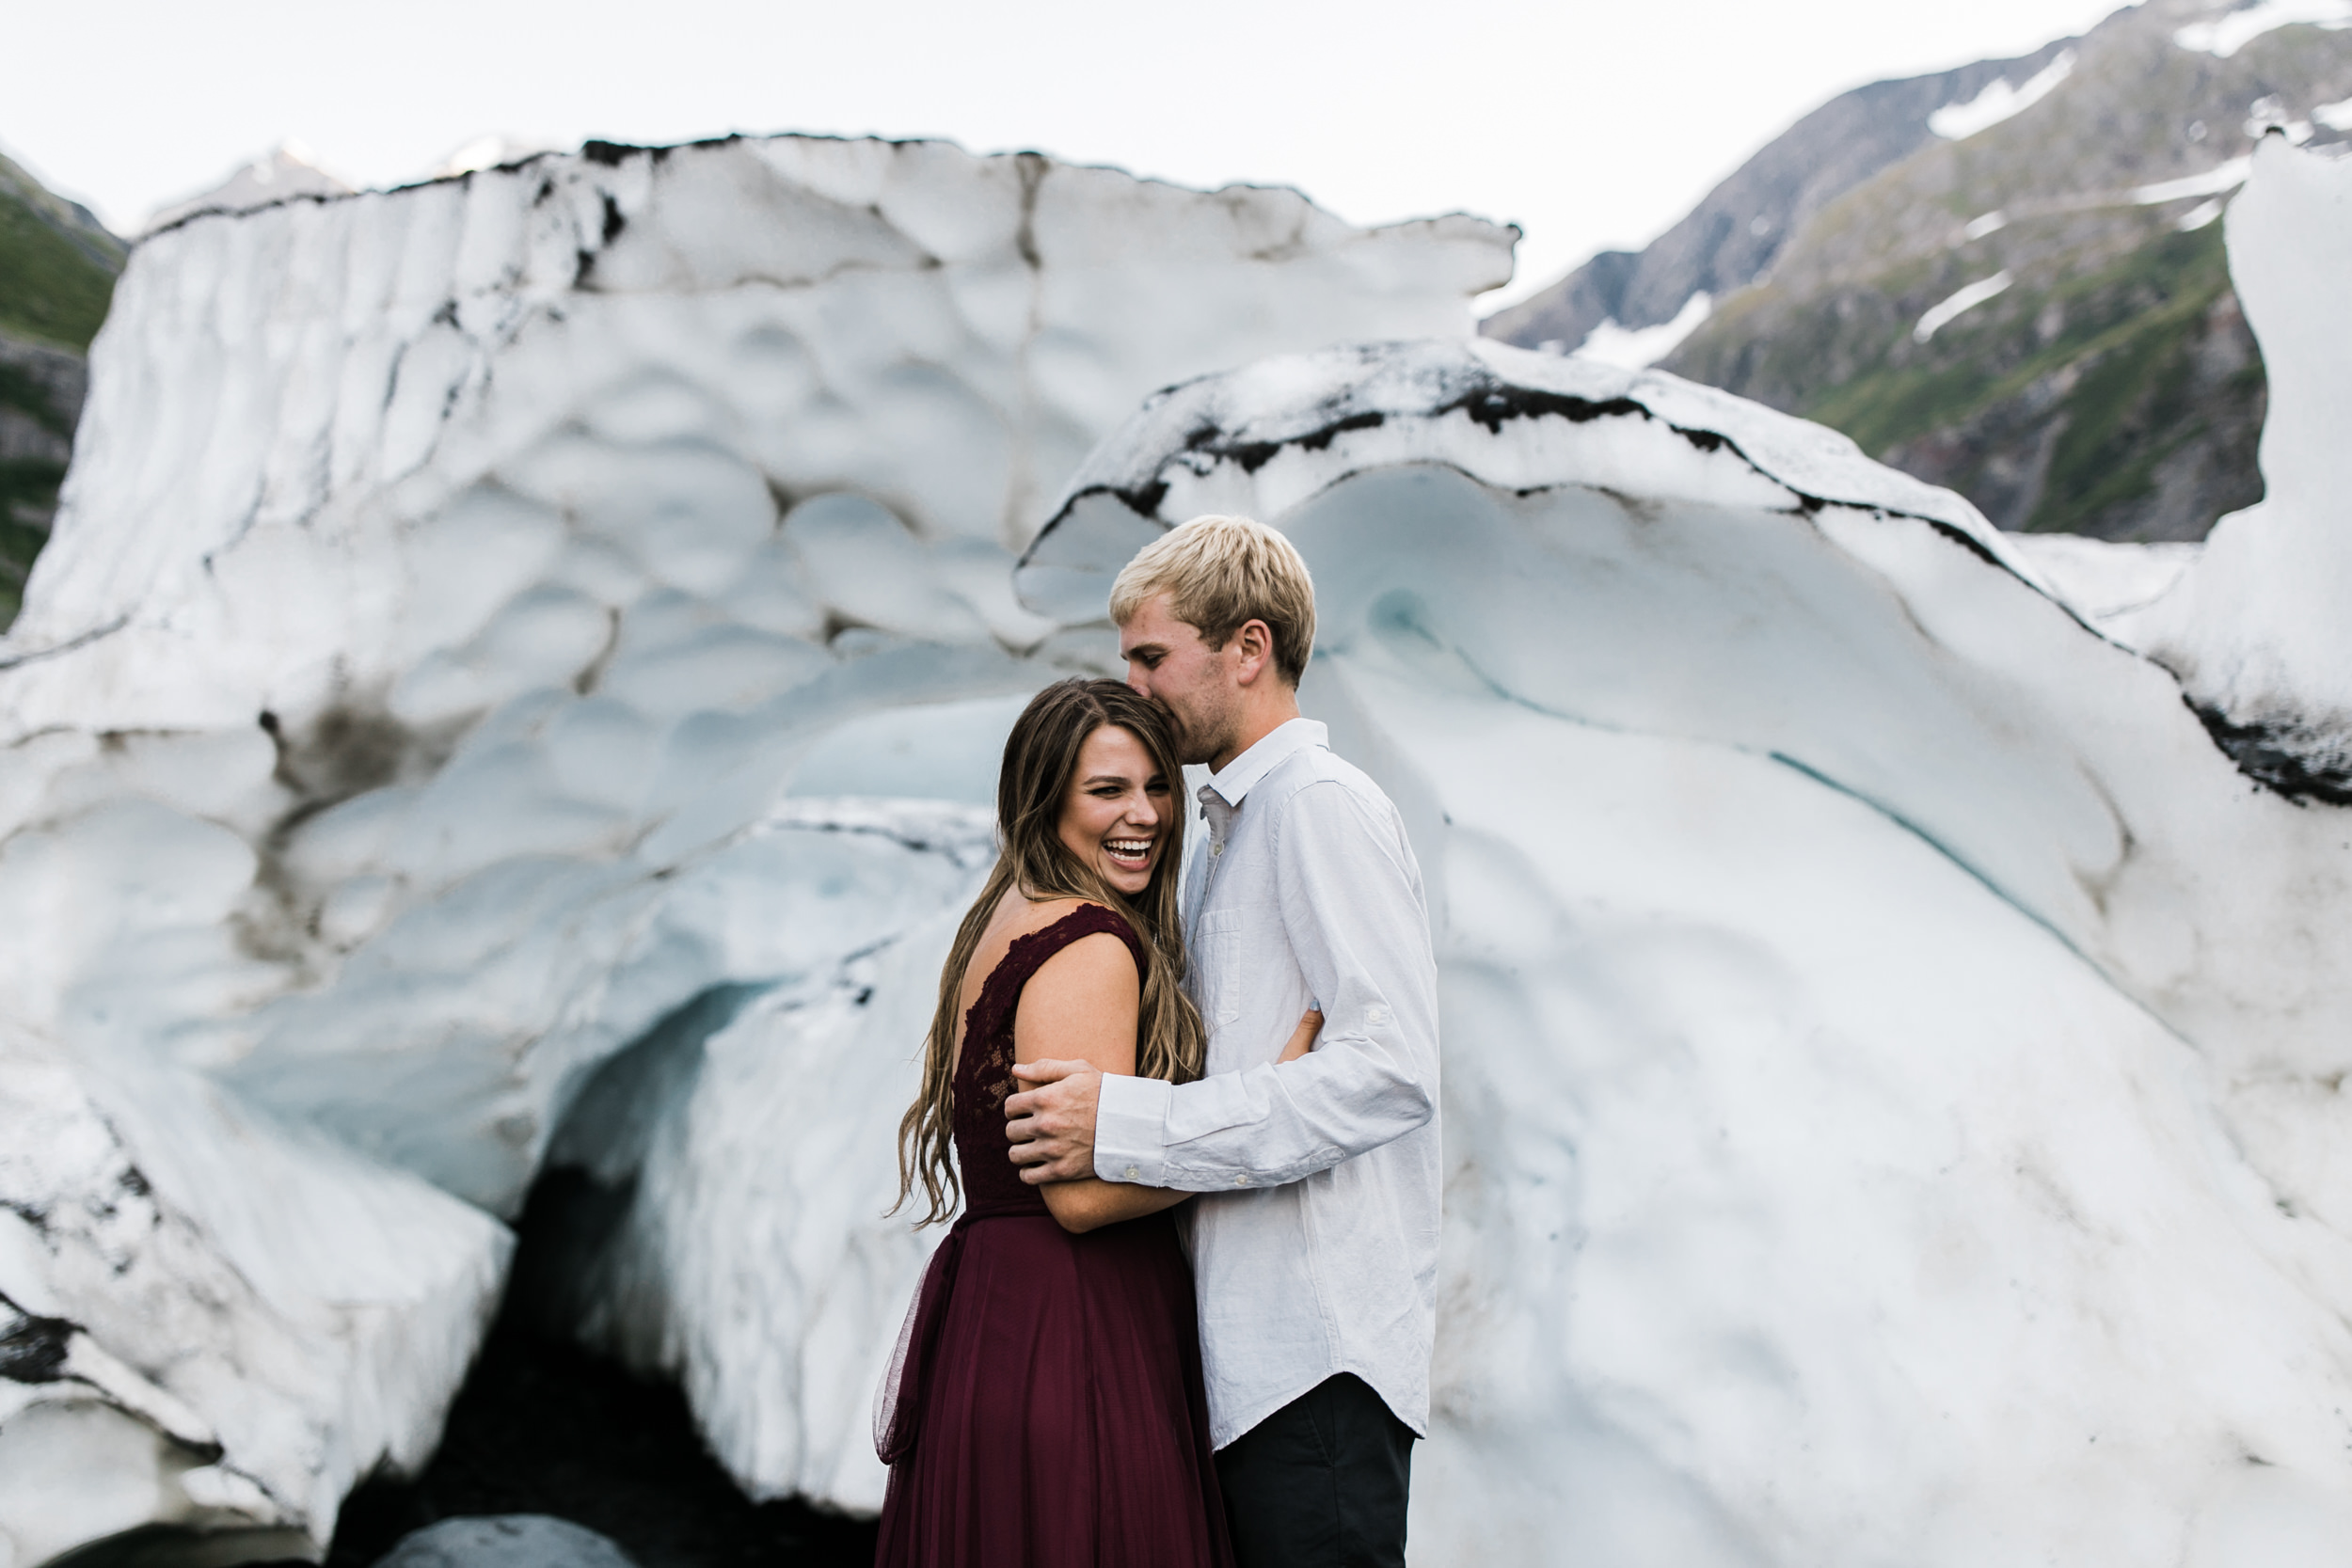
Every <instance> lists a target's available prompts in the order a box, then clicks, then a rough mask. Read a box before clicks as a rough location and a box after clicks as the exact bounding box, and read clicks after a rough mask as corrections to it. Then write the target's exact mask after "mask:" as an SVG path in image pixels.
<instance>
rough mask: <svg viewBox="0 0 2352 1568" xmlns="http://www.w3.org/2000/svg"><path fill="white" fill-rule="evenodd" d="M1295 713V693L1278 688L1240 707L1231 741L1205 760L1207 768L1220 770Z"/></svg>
mask: <svg viewBox="0 0 2352 1568" xmlns="http://www.w3.org/2000/svg"><path fill="white" fill-rule="evenodd" d="M1299 716H1300V715H1299V712H1298V693H1297V692H1295V691H1294V690H1292V689H1290V688H1288V687H1282V688H1279V689H1277V690H1275V691H1270V692H1268V693H1266V695H1265V696H1264V698H1263V699H1261V700H1259V701H1257V702H1253V703H1251V704H1250V705H1248V707H1246V708H1244V709H1243V710H1242V721H1241V723H1240V724H1239V725H1238V726H1236V727H1235V729H1234V731H1233V736H1232V741H1231V742H1230V743H1229V744H1228V746H1227V747H1226V749H1225V750H1224V751H1223V752H1219V753H1217V754H1216V756H1214V757H1211V758H1210V759H1209V771H1210V772H1212V773H1222V772H1224V771H1225V769H1226V768H1229V767H1231V766H1232V761H1233V759H1234V758H1235V757H1238V756H1240V755H1241V754H1242V753H1243V752H1247V751H1248V750H1249V748H1250V747H1252V746H1255V745H1256V744H1257V743H1258V742H1259V741H1261V740H1263V739H1264V738H1265V737H1266V736H1270V735H1272V734H1273V733H1274V732H1275V731H1276V730H1279V729H1280V728H1281V727H1282V726H1283V725H1285V724H1287V723H1289V722H1290V721H1292V720H1294V719H1296V718H1298V717H1299Z"/></svg>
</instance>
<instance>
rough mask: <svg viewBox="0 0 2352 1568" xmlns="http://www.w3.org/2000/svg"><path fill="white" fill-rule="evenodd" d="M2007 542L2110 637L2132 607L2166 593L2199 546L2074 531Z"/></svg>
mask: <svg viewBox="0 0 2352 1568" xmlns="http://www.w3.org/2000/svg"><path fill="white" fill-rule="evenodd" d="M2006 537H2007V540H2008V543H2009V547H2010V549H2012V550H2014V551H2016V552H2017V554H2019V555H2020V556H2022V557H2024V558H2025V559H2026V560H2027V561H2029V562H2032V563H2033V567H2034V570H2035V572H2037V573H2038V574H2039V575H2040V577H2041V579H2042V584H2043V585H2044V586H2045V587H2047V588H2048V589H2049V590H2050V592H2051V594H2054V595H2055V596H2056V597H2057V598H2058V601H2059V602H2060V603H2062V604H2064V605H2066V606H2067V608H2069V609H2071V610H2074V612H2075V613H2076V614H2077V615H2080V616H2081V617H2082V618H2083V619H2084V620H2086V621H2088V622H2090V624H2091V625H2092V626H2097V627H2098V628H2099V629H2100V630H2102V631H2104V632H2106V633H2108V634H2109V635H2110V636H2119V637H2121V635H2122V622H2123V620H2124V618H2125V617H2128V616H2129V615H2130V614H2131V613H2132V612H2133V611H2134V610H2145V609H2146V608H2147V607H2148V606H2150V605H2152V604H2153V603H2155V602H2156V600H2158V599H2160V598H2162V597H2163V596H2164V595H2165V594H2168V593H2169V592H2171V590H2172V587H2173V585H2174V584H2175V583H2177V582H2179V581H2180V580H2181V574H2182V573H2183V572H2185V571H2187V570H2188V568H2189V565H2190V563H2191V562H2194V561H2195V560H2196V559H2197V557H2198V556H2199V554H2201V552H2202V551H2203V549H2204V546H2202V545H2201V544H2174V543H2166V544H2155V545H2127V544H2119V543H2117V542H2115V541H2113V540H2107V539H2092V538H2090V537H2088V536H2086V535H2083V534H2079V533H2012V534H2009V535H2007V536H2006Z"/></svg>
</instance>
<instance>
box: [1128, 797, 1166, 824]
mask: <svg viewBox="0 0 2352 1568" xmlns="http://www.w3.org/2000/svg"><path fill="white" fill-rule="evenodd" d="M1127 820H1128V821H1130V822H1133V823H1134V824H1135V825H1136V826H1137V827H1138V828H1156V827H1158V826H1159V825H1160V808H1159V807H1157V806H1155V805H1153V804H1152V797H1150V796H1149V795H1137V796H1136V797H1135V798H1134V799H1132V800H1129V801H1128V802H1127Z"/></svg>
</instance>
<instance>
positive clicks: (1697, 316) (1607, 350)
mask: <svg viewBox="0 0 2352 1568" xmlns="http://www.w3.org/2000/svg"><path fill="white" fill-rule="evenodd" d="M1714 309H1715V301H1714V298H1713V296H1712V295H1710V294H1708V292H1707V291H1706V290H1704V289H1701V290H1699V291H1698V292H1697V293H1693V294H1692V296H1691V297H1690V298H1689V299H1686V300H1684V301H1683V302H1682V309H1679V310H1677V311H1676V312H1675V313H1674V319H1673V320H1671V321H1663V322H1660V323H1659V324H1658V325H1655V326H1637V327H1628V326H1619V325H1617V324H1616V322H1615V321H1614V320H1613V319H1612V320H1609V321H1604V322H1602V323H1601V324H1600V325H1598V326H1596V327H1594V328H1593V329H1592V330H1591V331H1590V332H1588V333H1586V334H1585V335H1584V341H1582V342H1581V343H1579V344H1578V345H1577V346H1576V348H1575V350H1574V351H1573V352H1574V353H1575V354H1576V356H1578V357H1579V358H1581V359H1592V360H1597V361H1598V362H1599V363H1601V364H1604V365H1615V366H1617V367H1618V368H1619V369H1621V370H1629V371H1639V370H1646V369H1647V368H1648V367H1650V366H1652V365H1655V364H1656V363H1658V361H1660V360H1661V359H1663V358H1664V357H1666V356H1668V355H1669V354H1672V353H1673V352H1674V351H1675V350H1676V349H1678V348H1680V347H1681V346H1682V344H1683V342H1684V341H1685V340H1686V339H1688V338H1689V337H1690V336H1691V334H1692V333H1693V332H1696V331H1697V330H1698V329H1699V328H1700V327H1701V326H1704V325H1706V324H1707V318H1708V316H1710V315H1712V314H1713V313H1714Z"/></svg>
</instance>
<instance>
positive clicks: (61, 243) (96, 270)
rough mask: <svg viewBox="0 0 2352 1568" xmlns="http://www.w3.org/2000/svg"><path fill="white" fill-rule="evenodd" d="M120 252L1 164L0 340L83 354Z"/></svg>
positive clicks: (66, 206)
mask: <svg viewBox="0 0 2352 1568" xmlns="http://www.w3.org/2000/svg"><path fill="white" fill-rule="evenodd" d="M125 254H126V252H125V249H124V246H123V244H122V242H121V241H119V240H118V239H116V238H115V237H114V236H113V235H111V234H109V233H107V232H106V231H105V230H103V229H101V228H100V227H99V226H98V224H97V222H96V221H95V220H94V219H92V218H91V217H90V215H89V214H87V213H86V212H84V211H82V209H80V208H78V207H76V206H74V205H73V204H72V203H71V202H68V201H65V200H62V199H61V198H57V197H56V196H53V195H52V194H50V192H48V191H47V190H45V189H43V188H42V187H41V185H40V182H39V181H37V180H35V179H34V178H33V177H32V176H31V175H29V174H27V173H25V172H24V170H23V169H22V168H19V167H18V166H16V165H15V164H13V163H10V162H9V161H8V159H6V158H0V334H6V335H7V336H8V337H12V338H17V339H24V340H30V341H34V342H40V343H47V344H50V345H52V346H55V347H57V348H68V349H72V350H73V351H74V352H75V353H77V354H78V353H82V352H84V351H86V350H87V349H88V347H89V341H90V340H91V339H92V338H94V337H96V336H97V335H98V327H99V325H100V324H101V323H102V322H103V321H104V320H105V319H106V303H107V301H108V300H109V299H111V298H112V297H113V296H114V288H115V276H116V275H117V274H118V273H119V272H121V271H122V262H123V259H124V256H125Z"/></svg>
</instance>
